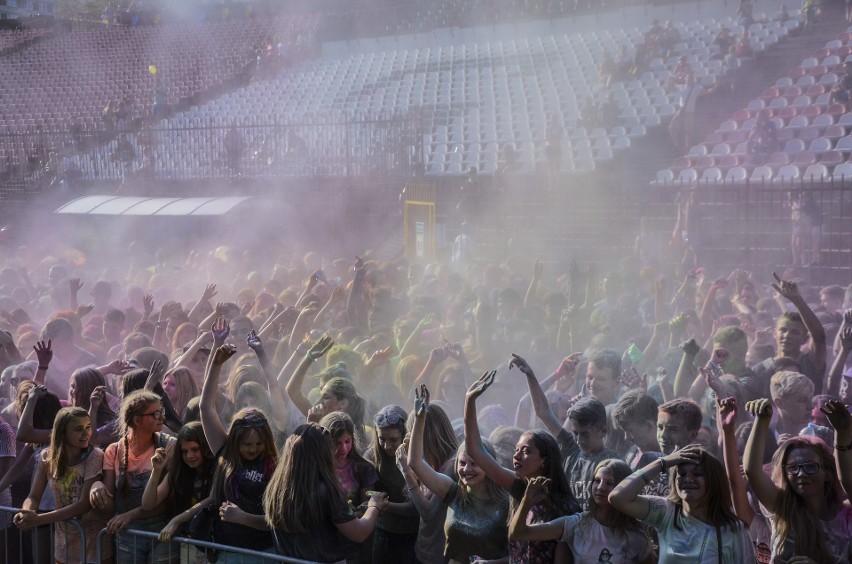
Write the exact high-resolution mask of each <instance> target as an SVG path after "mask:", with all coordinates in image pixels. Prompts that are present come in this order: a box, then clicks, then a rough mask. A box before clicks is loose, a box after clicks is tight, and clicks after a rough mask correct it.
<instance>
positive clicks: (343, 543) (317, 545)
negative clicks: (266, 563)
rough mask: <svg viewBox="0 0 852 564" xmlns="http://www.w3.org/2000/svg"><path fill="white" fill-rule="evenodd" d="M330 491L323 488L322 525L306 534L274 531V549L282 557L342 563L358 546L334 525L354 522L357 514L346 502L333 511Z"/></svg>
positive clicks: (321, 489) (341, 501) (321, 488)
mask: <svg viewBox="0 0 852 564" xmlns="http://www.w3.org/2000/svg"><path fill="white" fill-rule="evenodd" d="M329 495H330V494H329V491H328V489H327V488H325V486H321V487H320V499H321V500H322V501H321V506H322V507H323V508H324V509H323V519H322V522H320V523H317V524H315V525H312V526H311V527H309V529H308V531H307V532H304V533H288V532H286V531H283V530H281V529H275V532H274V535H275V548H276V549H277V551H278V553H279V554H283V555H284V556H291V557H293V558H302V559H304V560H311V561H314V562H339V561H341V560H344V559H346V555H347V554H349V553H351V552H352V550H353V547H355V546H356V545H355V543H353V542H352V541H350V540H348V539H347V538H346V537H344V536H343V535H342V534H341V533H340V531H338V530H337V527H336V526H335V525H337V524H340V523H347V522H349V521H352V520H353V519H355V514H354V513H352V509H351V508H350V507H349V505H347V503H346V501H345V500H342V499H341V500H340V501H339V503H338V504H337V506H336V508H335V511H334V512H332V511H331V509H330V500H329Z"/></svg>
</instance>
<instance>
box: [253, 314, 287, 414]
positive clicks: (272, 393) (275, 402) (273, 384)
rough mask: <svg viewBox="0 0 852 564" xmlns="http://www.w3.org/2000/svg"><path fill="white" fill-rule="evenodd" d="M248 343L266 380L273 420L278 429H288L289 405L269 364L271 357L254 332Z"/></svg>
mask: <svg viewBox="0 0 852 564" xmlns="http://www.w3.org/2000/svg"><path fill="white" fill-rule="evenodd" d="M246 342H247V343H248V346H249V348H250V349H251V350H253V351H254V352H255V354H256V355H257V360H258V361H259V362H260V368H261V372H263V378H264V379H265V380H266V388H267V390H268V391H269V401H270V402H271V403H272V420H273V421H274V422H275V425H276V427H278V428H279V429H284V428H286V427H287V404H286V403H285V402H284V394H283V392H282V391H281V387H280V386H279V385H278V380H277V379H276V378H275V377H274V376H273V374H272V370H273V368H272V365H271V364H270V362H269V357H268V356H267V355H266V349H264V348H263V342H262V341H261V340H260V337H258V336H257V333H256V332H255V331H254V330H252V331H251V332H250V333H249V334H248V337H246Z"/></svg>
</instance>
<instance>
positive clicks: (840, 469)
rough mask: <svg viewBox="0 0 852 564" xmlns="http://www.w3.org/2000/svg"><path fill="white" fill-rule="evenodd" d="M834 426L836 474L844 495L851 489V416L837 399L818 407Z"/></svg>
mask: <svg viewBox="0 0 852 564" xmlns="http://www.w3.org/2000/svg"><path fill="white" fill-rule="evenodd" d="M820 411H822V412H823V413H825V415H826V417H828V422H829V423H831V426H832V427H834V461H835V463H836V464H837V475H838V476H839V477H840V484H841V485H842V486H843V490H844V491H845V492H846V495H849V492H850V491H852V417H850V415H849V409H848V408H847V407H846V406H845V405H843V403H841V402H839V401H837V400H831V401H829V402H828V403H826V404H825V405H824V406H823V407H821V408H820Z"/></svg>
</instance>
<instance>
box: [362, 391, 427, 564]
mask: <svg viewBox="0 0 852 564" xmlns="http://www.w3.org/2000/svg"><path fill="white" fill-rule="evenodd" d="M407 419H408V414H407V413H406V412H405V410H404V409H402V408H401V407H399V406H398V405H388V406H385V407H383V408H382V409H381V410H379V412H378V413H377V414H376V417H375V418H374V419H373V422H374V423H375V430H374V431H373V434H374V440H373V445H372V446H371V447H370V449H369V450H368V451H367V453H366V455H365V456H366V458H367V460H368V461H369V462H371V463H372V464H373V466H375V467H376V472H377V473H378V475H379V480H378V481H377V482H376V486H375V487H376V490H377V491H380V492H385V493H386V494H388V499H389V500H390V503H388V507H387V510H386V511H385V512H384V513H383V514H382V515H380V516H379V520H378V522H377V523H376V532H375V533H374V534H373V562H399V563H400V564H409V563H411V564H414V562H416V559H415V556H414V543H415V542H416V541H417V529H418V528H419V526H420V514H419V513H418V512H417V508H416V507H414V504H413V503H412V502H411V501H410V500H409V497H408V495H407V494H408V492H407V491H406V487H405V477H404V476H403V475H402V472H401V471H400V469H399V468H398V467H397V465H396V459H397V451H399V450H402V451H403V452H401V453H400V454H401V455H402V454H404V451H405V448H404V447H402V446H401V445H402V439H403V438H404V437H405V423H406V420H407Z"/></svg>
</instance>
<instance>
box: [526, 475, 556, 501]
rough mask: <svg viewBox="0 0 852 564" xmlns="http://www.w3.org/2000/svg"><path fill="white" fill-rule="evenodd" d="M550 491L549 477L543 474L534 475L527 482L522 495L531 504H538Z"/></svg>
mask: <svg viewBox="0 0 852 564" xmlns="http://www.w3.org/2000/svg"><path fill="white" fill-rule="evenodd" d="M549 492H550V478H545V477H544V476H536V477H535V478H532V479H530V481H529V482H527V489H526V491H525V492H524V497H525V498H526V500H527V501H528V502H529V503H531V504H532V505H538V504H539V503H541V502H543V501H544V500H545V499H547V496H548V495H549Z"/></svg>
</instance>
